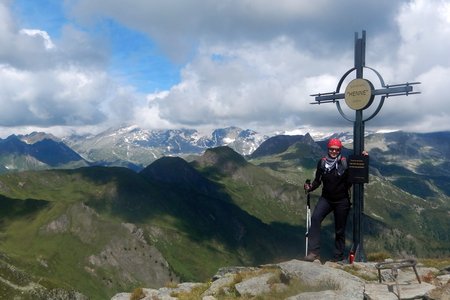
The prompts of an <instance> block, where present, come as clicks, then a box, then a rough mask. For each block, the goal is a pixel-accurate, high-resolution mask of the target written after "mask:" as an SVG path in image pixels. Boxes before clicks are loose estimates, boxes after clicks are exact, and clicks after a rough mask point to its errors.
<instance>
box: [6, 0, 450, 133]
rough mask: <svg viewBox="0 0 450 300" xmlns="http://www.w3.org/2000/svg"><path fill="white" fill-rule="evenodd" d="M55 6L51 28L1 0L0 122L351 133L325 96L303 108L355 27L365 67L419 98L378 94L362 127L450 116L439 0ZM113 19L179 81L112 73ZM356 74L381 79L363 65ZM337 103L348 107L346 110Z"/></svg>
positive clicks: (345, 53) (443, 9)
mask: <svg viewBox="0 0 450 300" xmlns="http://www.w3.org/2000/svg"><path fill="white" fill-rule="evenodd" d="M65 4H66V5H67V6H66V11H67V13H68V19H67V20H68V21H67V23H64V24H61V27H60V31H59V34H58V36H52V35H51V34H50V33H49V32H47V31H45V29H43V28H31V27H30V26H26V28H21V26H20V24H16V23H15V22H16V19H17V18H15V17H13V16H12V15H11V11H10V8H9V7H8V6H6V4H0V20H2V25H3V26H1V27H0V104H2V107H5V109H3V111H0V125H1V126H44V127H45V126H48V127H51V126H56V125H59V126H74V127H77V126H80V127H82V126H107V125H111V126H114V125H115V124H121V123H125V122H128V123H137V124H138V125H141V126H146V127H152V128H156V127H157V128H164V127H165V128H168V127H171V128H174V127H197V126H210V127H219V126H230V125H236V126H241V127H245V128H252V129H260V128H261V129H268V128H270V129H277V130H280V129H294V128H303V127H310V128H323V129H324V130H334V129H336V128H342V129H344V130H351V127H352V124H351V123H350V122H348V121H346V120H345V119H343V118H342V117H341V116H340V115H339V113H338V111H337V109H336V106H335V105H333V104H323V105H310V102H313V101H314V98H313V97H311V96H310V95H311V94H315V93H319V92H321V93H322V92H332V91H334V90H335V89H336V85H337V84H338V82H339V80H340V78H341V77H342V76H343V74H344V73H345V72H346V71H347V70H349V69H350V68H352V67H353V62H354V61H353V55H354V53H353V50H354V48H353V47H354V35H355V32H356V33H358V35H359V36H360V35H361V31H362V30H366V31H367V41H366V42H367V49H366V64H367V66H370V67H373V68H374V69H376V70H377V71H378V72H380V74H381V75H382V76H383V78H384V81H385V83H387V84H397V83H403V82H408V81H409V82H412V81H420V82H422V84H421V85H419V86H415V90H420V91H421V92H422V94H420V95H411V96H408V97H406V96H402V97H396V98H389V99H387V100H386V102H385V104H384V106H383V108H382V110H381V111H380V113H379V114H378V115H377V117H376V118H374V119H373V120H370V122H368V123H367V125H366V129H369V130H370V129H376V128H389V129H405V130H411V129H414V130H417V131H429V130H444V129H447V130H450V124H449V123H448V122H446V121H444V120H445V118H446V117H447V116H448V115H450V108H449V107H450V106H448V105H445V101H446V99H445V89H446V88H447V87H448V86H450V79H449V78H450V76H449V75H450V60H449V59H448V54H447V52H448V49H450V4H449V2H448V1H441V0H430V1H425V0H413V1H409V0H408V1H407V0H405V1H390V0H369V1H360V0H345V1H333V0H318V1H315V2H314V3H311V2H310V1H303V0H301V1H299V0H280V1H270V0H225V1H203V0H189V1H176V2H175V1H173V0H154V1H131V2H130V1H129V2H124V1H118V0H108V1H106V0H97V1H88V0H78V1H74V2H65ZM69 20H70V22H71V23H69ZM110 24H120V26H124V27H126V28H128V29H130V30H135V31H136V32H139V33H140V34H143V35H144V36H146V37H148V39H149V41H151V42H152V43H154V44H155V45H156V46H157V47H158V48H159V49H160V50H161V53H162V54H164V55H165V56H167V57H168V58H170V59H171V60H172V61H173V62H174V65H177V66H181V67H180V80H179V82H177V83H176V84H174V85H173V86H171V87H169V88H164V89H163V90H156V91H155V92H154V93H152V94H148V95H143V93H142V91H139V90H138V87H133V86H130V85H129V84H126V83H123V82H121V79H120V78H118V77H116V76H118V75H117V72H113V71H114V70H113V71H111V69H112V67H111V61H112V59H113V57H114V58H116V57H117V56H119V57H120V54H117V53H112V52H111V51H113V50H114V49H113V47H112V45H111V39H112V38H111V36H107V35H106V33H110V32H109V31H108V30H104V28H105V27H107V26H108V25H110ZM111 34H113V33H111ZM116 38H117V39H119V38H120V37H116ZM122 43H126V41H123V42H122ZM118 44H120V43H118ZM142 48H143V49H144V48H145V47H142ZM146 54H147V53H144V54H140V55H142V56H144V57H145V55H146ZM149 55H150V54H149ZM149 61H151V60H149ZM152 62H153V61H152ZM156 65H157V63H154V64H152V67H153V66H156ZM126 69H127V68H126V66H124V70H126ZM157 71H158V70H157V68H156V67H153V69H152V70H151V72H157ZM144 73H145V72H142V73H141V72H139V76H145V74H144ZM122 75H124V74H122ZM122 75H121V76H122ZM126 75H127V74H125V77H126ZM133 76H134V75H133ZM352 76H353V75H352ZM365 76H371V77H370V80H371V81H373V83H374V84H375V85H376V86H377V85H379V82H378V78H376V77H374V75H373V74H371V72H370V71H369V70H367V69H366V70H365ZM143 81H144V80H143ZM376 103H377V102H376V101H375V104H374V105H376ZM342 104H343V109H344V110H345V112H346V114H348V115H349V116H352V114H353V113H354V112H353V111H351V110H349V109H348V108H346V107H345V103H344V102H342ZM373 110H374V107H371V108H370V109H369V110H367V111H365V112H364V114H365V115H367V116H368V115H370V114H371V112H372V111H373Z"/></svg>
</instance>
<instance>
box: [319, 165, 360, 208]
mask: <svg viewBox="0 0 450 300" xmlns="http://www.w3.org/2000/svg"><path fill="white" fill-rule="evenodd" d="M324 159H325V158H323V159H321V160H319V162H318V163H317V169H316V175H315V178H314V180H313V182H312V183H311V189H310V191H313V190H315V189H317V188H318V187H319V186H320V184H321V183H323V187H322V197H324V198H325V199H327V200H328V201H330V202H336V201H339V200H342V199H344V198H347V199H348V198H350V194H349V190H350V187H351V186H352V185H351V183H349V182H348V168H347V161H346V159H345V157H341V161H340V164H339V165H340V168H343V170H344V171H343V174H342V175H339V174H338V170H337V169H336V168H333V169H332V170H331V171H329V172H327V171H326V169H325V167H324V161H323V160H324ZM341 173H342V170H341Z"/></svg>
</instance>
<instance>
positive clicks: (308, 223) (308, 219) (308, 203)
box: [305, 179, 311, 256]
mask: <svg viewBox="0 0 450 300" xmlns="http://www.w3.org/2000/svg"><path fill="white" fill-rule="evenodd" d="M305 183H306V184H308V185H309V184H311V180H309V179H307V180H306V182H305ZM305 193H306V233H305V239H306V242H305V244H306V246H305V256H308V237H309V228H310V227H311V201H310V197H309V192H308V191H305Z"/></svg>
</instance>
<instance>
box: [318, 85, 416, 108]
mask: <svg viewBox="0 0 450 300" xmlns="http://www.w3.org/2000/svg"><path fill="white" fill-rule="evenodd" d="M415 84H420V82H407V83H401V84H392V85H386V87H385V88H381V89H375V90H372V91H371V93H372V95H374V96H379V95H383V96H385V97H386V98H388V97H395V96H403V95H406V96H408V95H412V94H419V93H420V92H413V91H412V90H413V87H412V85H415ZM311 96H312V97H315V101H316V102H311V104H321V103H335V102H336V101H337V100H338V99H344V98H345V93H336V92H329V93H319V94H313V95H311Z"/></svg>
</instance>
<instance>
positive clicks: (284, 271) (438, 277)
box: [111, 260, 450, 300]
mask: <svg viewBox="0 0 450 300" xmlns="http://www.w3.org/2000/svg"><path fill="white" fill-rule="evenodd" d="M397 262H398V261H392V260H390V261H386V263H387V264H382V265H381V266H383V267H380V265H378V268H377V263H372V262H368V263H362V262H354V263H353V264H339V263H332V262H326V263H325V264H323V265H322V264H321V263H320V262H319V261H318V260H316V261H315V262H313V263H310V262H304V261H300V260H290V261H286V262H282V263H278V264H270V265H262V266H258V267H228V268H222V269H220V270H219V271H218V272H217V274H216V275H215V276H213V278H212V279H211V281H210V282H207V283H189V282H184V283H180V284H178V285H176V286H170V287H163V288H160V289H146V288H138V289H136V290H134V291H133V292H131V293H120V294H117V295H115V296H114V297H113V298H111V300H130V299H131V300H136V299H144V300H150V299H158V300H181V299H201V300H220V299H260V300H264V299H286V300H307V299H311V300H313V299H314V300H317V299H342V300H344V299H345V300H352V299H355V300H356V299H358V300H362V299H367V300H390V299H392V300H396V299H442V300H450V266H448V267H445V268H443V269H437V268H432V267H425V266H423V265H421V264H416V265H415V269H416V271H417V274H416V273H415V271H414V268H413V267H412V266H409V264H406V265H405V264H398V263H397ZM411 265H412V264H411ZM419 281H420V282H419Z"/></svg>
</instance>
